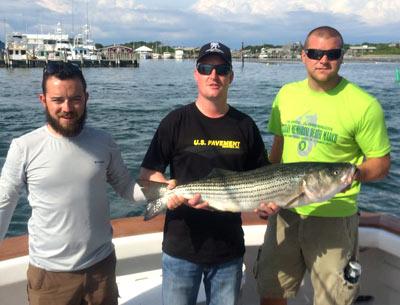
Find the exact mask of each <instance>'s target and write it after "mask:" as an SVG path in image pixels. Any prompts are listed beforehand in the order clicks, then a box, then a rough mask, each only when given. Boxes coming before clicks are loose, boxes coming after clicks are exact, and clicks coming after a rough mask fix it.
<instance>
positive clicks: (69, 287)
mask: <svg viewBox="0 0 400 305" xmlns="http://www.w3.org/2000/svg"><path fill="white" fill-rule="evenodd" d="M115 265H116V259H115V253H113V254H111V255H110V256H108V257H107V258H106V259H104V260H102V261H101V262H99V263H97V264H95V265H93V266H91V267H89V268H87V269H84V270H80V271H74V272H52V271H46V270H44V269H41V268H38V267H35V266H32V265H29V267H28V272H27V275H28V299H29V303H30V305H67V304H68V305H72V304H73V305H81V304H82V305H83V304H86V305H117V304H118V287H117V284H116V280H115Z"/></svg>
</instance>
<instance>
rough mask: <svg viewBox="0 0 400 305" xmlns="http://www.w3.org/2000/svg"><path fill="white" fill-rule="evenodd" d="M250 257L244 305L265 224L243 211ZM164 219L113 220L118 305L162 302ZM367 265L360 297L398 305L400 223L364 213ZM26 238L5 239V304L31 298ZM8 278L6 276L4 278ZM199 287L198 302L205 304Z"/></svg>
mask: <svg viewBox="0 0 400 305" xmlns="http://www.w3.org/2000/svg"><path fill="white" fill-rule="evenodd" d="M242 219H243V229H244V233H245V243H246V255H245V260H244V265H243V272H244V277H243V281H242V288H241V301H240V304H243V305H244V304H246V305H255V304H259V299H258V295H257V292H256V288H255V281H254V278H253V276H252V272H251V269H252V265H253V263H254V260H255V257H256V253H257V250H258V247H259V245H260V244H261V243H262V242H263V238H264V233H265V229H266V222H265V221H263V220H261V219H259V218H258V217H257V215H256V214H254V213H243V215H242ZM163 223H164V218H163V217H161V216H159V217H157V218H155V219H153V220H151V221H147V222H144V221H143V219H142V217H132V218H123V219H117V220H113V221H112V224H113V229H114V239H113V242H114V245H115V249H116V254H117V259H118V263H117V283H118V287H119V291H120V299H119V304H124V305H139V304H152V305H157V304H161V269H160V268H161V242H162V229H163ZM359 236H360V240H359V244H360V255H361V258H360V262H361V265H362V269H363V271H362V275H361V293H360V299H359V300H362V301H363V303H360V304H366V305H398V304H399V300H400V281H399V278H400V219H399V218H397V217H394V216H390V215H380V214H374V213H363V214H362V215H361V221H360V228H359ZM27 265H28V256H27V236H20V237H13V238H9V239H6V240H5V241H4V242H3V243H2V244H1V245H0V274H1V275H2V276H1V277H0V300H1V304H2V305H24V304H27V300H26V269H27ZM5 275H6V276H5ZM312 300H313V297H312V288H311V284H310V281H309V276H308V275H306V277H305V279H304V281H303V283H302V286H301V289H300V292H299V294H298V296H297V297H296V298H295V299H293V300H290V301H289V305H300V304H301V305H311V304H312ZM204 301H205V296H204V292H203V289H202V288H201V289H200V293H199V297H198V304H204Z"/></svg>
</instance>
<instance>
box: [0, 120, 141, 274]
mask: <svg viewBox="0 0 400 305" xmlns="http://www.w3.org/2000/svg"><path fill="white" fill-rule="evenodd" d="M107 183H109V184H111V186H112V187H113V189H114V190H115V191H116V192H117V193H118V194H119V195H120V196H122V197H123V198H126V199H128V200H130V201H133V200H134V182H133V180H132V178H131V176H130V174H129V172H128V169H127V168H126V166H125V165H124V163H123V161H122V158H121V154H120V151H119V149H118V147H117V145H116V144H115V142H114V141H113V140H112V138H111V136H110V135H109V134H107V133H105V132H103V131H101V130H97V129H93V128H90V127H85V128H84V129H83V130H82V132H81V133H80V134H79V135H78V136H76V137H73V138H65V137H56V136H54V135H52V134H51V133H50V132H49V131H48V129H47V127H46V126H44V127H41V128H38V129H36V130H34V131H32V132H30V133H28V134H25V135H23V136H21V137H19V138H16V139H14V140H13V141H12V143H11V145H10V149H9V151H8V154H7V158H6V161H5V164H4V166H3V169H2V172H1V177H0V240H2V239H3V238H4V236H5V234H6V232H7V229H8V226H9V223H10V221H11V216H12V214H13V212H14V209H15V207H16V205H17V202H18V197H19V193H20V190H21V188H23V187H25V188H26V190H27V194H28V201H29V204H30V205H31V207H32V215H31V217H30V219H29V222H28V231H29V258H30V263H31V264H33V265H35V266H38V267H40V268H44V269H46V270H50V271H72V270H80V269H84V268H87V267H90V266H92V265H93V264H95V263H97V262H99V261H101V260H102V259H104V258H106V257H107V256H108V255H110V254H111V252H112V251H113V245H112V243H111V239H112V228H111V225H110V215H109V214H110V211H109V206H108V200H107V194H106V189H107ZM135 199H138V198H135ZM139 199H140V198H139Z"/></svg>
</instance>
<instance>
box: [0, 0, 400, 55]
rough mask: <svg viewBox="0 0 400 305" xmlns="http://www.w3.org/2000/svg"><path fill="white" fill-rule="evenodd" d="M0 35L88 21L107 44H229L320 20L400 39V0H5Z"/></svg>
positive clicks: (296, 36) (295, 32) (375, 38)
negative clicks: (133, 42)
mask: <svg viewBox="0 0 400 305" xmlns="http://www.w3.org/2000/svg"><path fill="white" fill-rule="evenodd" d="M0 1H1V5H0V40H2V41H4V40H5V39H4V37H5V34H6V33H11V32H22V33H26V32H27V33H53V32H55V29H56V25H57V23H58V22H60V23H61V26H62V29H63V30H64V31H65V32H66V33H68V34H75V35H76V34H78V33H80V32H81V29H82V27H83V25H84V24H86V23H88V24H89V25H90V27H91V34H92V38H93V39H94V40H95V41H96V42H98V43H101V44H103V45H110V44H119V43H125V42H130V41H140V40H143V41H161V42H162V43H163V44H166V45H170V46H184V47H189V46H194V47H198V46H201V45H202V44H204V43H206V42H209V41H221V42H223V43H225V44H227V45H228V46H230V47H231V48H236V49H238V48H240V46H241V44H242V42H243V43H244V45H245V46H246V45H261V44H264V43H268V44H275V45H282V44H287V43H292V42H299V41H303V40H304V38H305V36H306V35H307V33H308V32H309V31H310V30H312V29H313V28H315V27H317V26H321V25H329V26H333V27H335V28H336V29H338V30H339V31H340V32H341V33H342V35H343V37H344V40H345V42H346V43H350V44H361V43H363V42H384V43H385V42H388V43H389V42H397V43H399V42H400V0H373V1H372V0H306V1H301V0H287V1H284V0H248V1H245V0H182V1H178V0H29V1H27V0H13V1H10V0H0Z"/></svg>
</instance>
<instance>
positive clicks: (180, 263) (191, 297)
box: [162, 253, 243, 305]
mask: <svg viewBox="0 0 400 305" xmlns="http://www.w3.org/2000/svg"><path fill="white" fill-rule="evenodd" d="M242 265H243V258H242V257H240V258H237V259H234V260H231V261H229V262H227V263H223V264H217V265H202V264H195V263H191V262H189V261H187V260H184V259H180V258H176V257H172V256H170V255H168V254H166V253H163V255H162V272H163V282H162V295H163V305H195V304H196V300H197V294H198V292H199V288H200V282H201V278H202V276H203V283H204V288H205V294H206V304H207V305H221V304H223V305H236V304H237V302H238V298H239V292H240V284H241V281H242Z"/></svg>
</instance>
